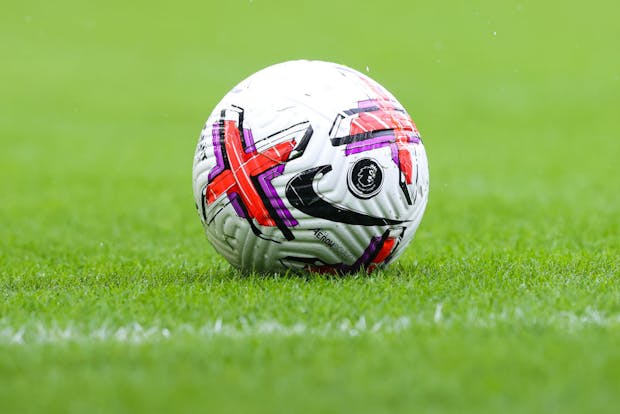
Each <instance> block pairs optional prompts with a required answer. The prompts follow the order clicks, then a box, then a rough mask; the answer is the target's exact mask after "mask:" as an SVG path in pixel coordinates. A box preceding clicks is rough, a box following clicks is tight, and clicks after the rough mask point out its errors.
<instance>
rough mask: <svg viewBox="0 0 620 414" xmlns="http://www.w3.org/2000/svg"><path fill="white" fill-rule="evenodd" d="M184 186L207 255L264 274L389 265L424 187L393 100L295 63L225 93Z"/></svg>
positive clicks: (415, 143) (315, 65) (326, 69)
mask: <svg viewBox="0 0 620 414" xmlns="http://www.w3.org/2000/svg"><path fill="white" fill-rule="evenodd" d="M193 184H194V198H195V200H196V206H197V209H198V212H199V215H200V218H201V220H202V223H203V225H204V228H205V231H206V234H207V238H208V239H209V240H210V241H211V243H212V244H213V246H214V247H215V250H217V251H218V252H219V253H220V254H221V255H222V256H224V257H225V258H226V259H227V260H228V261H229V262H230V263H231V264H232V265H234V266H235V267H237V268H240V269H243V270H254V271H269V272H275V271H284V270H286V269H292V270H308V271H311V272H321V273H351V272H357V271H359V270H365V271H372V270H373V269H375V268H377V267H383V266H385V265H387V264H388V263H390V262H392V261H393V260H394V259H396V258H397V257H398V256H399V255H400V254H402V252H403V251H404V249H405V247H406V246H407V245H408V244H409V243H410V242H411V240H412V239H413V236H414V233H415V231H416V229H417V227H418V225H419V223H420V220H421V219H422V215H423V214H424V209H425V207H426V203H427V200H428V191H429V177H428V164H427V159H426V153H425V151H424V146H423V145H422V140H421V139H420V134H419V132H418V130H417V128H416V126H415V124H414V123H413V121H412V120H411V117H410V116H409V115H408V114H407V112H406V111H405V109H404V108H403V107H402V105H401V104H400V103H399V102H398V101H397V100H396V98H394V96H392V94H390V93H389V92H388V91H387V90H386V89H384V88H383V87H382V86H381V85H379V84H378V83H377V82H375V81H373V80H372V79H370V78H369V77H368V76H366V75H364V74H362V73H360V72H357V71H355V70H353V69H350V68H348V67H346V66H342V65H338V64H335V63H328V62H321V61H305V60H299V61H291V62H285V63H280V64H277V65H273V66H270V67H268V68H266V69H263V70H261V71H259V72H257V73H255V74H253V75H252V76H250V77H249V78H247V79H245V80H244V81H242V82H241V83H240V84H239V85H237V86H236V87H234V88H233V89H232V90H231V91H230V92H229V93H228V94H227V95H226V96H224V98H223V99H222V101H221V102H220V103H219V104H218V105H217V106H216V107H215V109H214V110H213V112H212V113H211V116H210V117H209V119H208V120H207V122H206V125H205V126H204V128H203V130H202V133H201V134H200V139H199V141H198V146H197V149H196V155H195V158H194V168H193Z"/></svg>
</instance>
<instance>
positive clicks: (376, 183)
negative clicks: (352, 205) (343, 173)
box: [347, 158, 383, 200]
mask: <svg viewBox="0 0 620 414" xmlns="http://www.w3.org/2000/svg"><path fill="white" fill-rule="evenodd" d="M382 184H383V172H382V171H381V167H380V166H379V164H377V162H376V161H374V160H371V159H370V158H362V159H361V160H358V161H357V162H356V163H355V164H353V166H352V167H351V168H350V169H349V177H348V180H347V185H348V187H349V191H351V193H353V195H354V196H355V197H357V198H361V199H364V200H366V199H368V198H371V197H373V196H375V195H377V194H378V193H379V191H380V190H381V185H382Z"/></svg>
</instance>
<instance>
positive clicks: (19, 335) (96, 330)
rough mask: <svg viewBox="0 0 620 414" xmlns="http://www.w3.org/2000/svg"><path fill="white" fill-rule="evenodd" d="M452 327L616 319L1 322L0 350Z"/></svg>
mask: <svg viewBox="0 0 620 414" xmlns="http://www.w3.org/2000/svg"><path fill="white" fill-rule="evenodd" d="M433 325H436V326H441V327H443V328H444V329H451V326H465V327H471V328H482V329H493V328H495V327H496V326H498V325H515V326H519V327H526V328H527V327H534V326H547V327H550V328H555V329H559V330H563V331H568V332H575V331H578V330H580V329H584V328H587V327H592V326H597V327H608V328H619V327H620V314H616V315H606V314H605V312H603V311H599V310H596V309H592V308H586V309H585V310H584V311H583V312H581V313H579V314H577V313H573V312H558V313H552V314H548V315H546V316H544V315H543V316H540V315H538V314H537V315H527V314H526V313H525V312H524V311H523V310H522V309H520V308H515V309H512V310H510V311H508V310H505V311H502V312H500V313H489V314H486V315H485V314H481V313H480V311H479V310H478V309H472V310H471V311H469V312H467V313H466V314H461V315H458V314H450V313H448V314H446V313H445V312H444V310H443V303H439V304H437V305H436V307H435V310H434V312H431V313H430V314H429V313H420V314H418V315H403V316H400V317H384V318H381V319H375V320H369V319H368V318H367V317H366V316H364V315H361V316H360V317H359V318H357V319H353V320H351V319H348V318H344V319H341V320H337V321H327V322H325V323H324V324H319V325H309V324H307V323H304V322H296V323H292V324H291V323H289V324H287V323H283V322H280V321H278V320H264V321H248V320H247V319H246V318H244V317H239V318H238V319H236V320H231V321H224V320H223V319H222V318H217V319H215V320H214V321H207V322H205V323H204V324H199V325H192V324H181V325H177V326H174V327H167V326H160V325H153V326H142V325H141V324H139V323H137V322H132V323H129V324H126V325H121V326H112V325H109V324H104V325H102V326H96V327H88V326H84V325H81V324H77V323H67V324H65V325H61V324H60V323H51V324H42V323H38V324H36V323H35V324H26V325H22V326H12V325H11V324H10V321H9V320H8V319H6V318H4V319H0V345H18V346H23V345H29V344H60V343H97V342H117V343H130V344H142V343H155V342H162V341H172V340H176V339H180V340H182V339H207V340H208V339H214V338H235V339H244V338H255V337H264V336H273V337H295V336H298V337H354V336H360V335H390V334H401V333H404V332H406V331H409V330H411V329H413V328H415V327H429V326H433Z"/></svg>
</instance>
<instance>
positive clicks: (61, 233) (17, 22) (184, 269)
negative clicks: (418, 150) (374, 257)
mask: <svg viewBox="0 0 620 414" xmlns="http://www.w3.org/2000/svg"><path fill="white" fill-rule="evenodd" d="M2 9H3V11H2V13H1V15H0V39H2V40H1V41H0V51H1V52H2V56H3V63H2V64H1V65H0V79H2V81H1V82H0V145H1V147H0V194H1V198H0V219H1V221H0V223H1V225H0V298H1V299H0V411H1V412H2V413H9V412H49V413H52V412H63V413H64V412H156V411H160V412H170V411H211V412H334V413H336V412H373V413H376V412H386V413H388V412H389V413H393V412H412V411H418V412H459V413H461V412H475V413H481V412H557V413H568V412H581V413H583V412H610V413H612V412H617V410H618V407H619V406H620V397H618V395H620V394H619V393H620V351H619V348H618V346H619V344H620V281H619V276H620V275H619V265H618V262H619V256H620V238H619V234H620V215H619V214H618V211H619V210H620V198H619V197H618V189H619V188H620V174H619V173H618V157H619V156H620V141H619V140H618V131H619V130H620V128H619V127H620V121H619V119H620V118H618V108H619V107H620V55H619V54H618V53H617V42H618V39H619V38H620V29H619V27H620V26H618V25H617V21H616V20H617V19H616V16H617V14H618V12H619V9H618V6H617V4H616V3H615V2H611V1H598V0H595V1H592V2H589V3H588V5H587V7H586V6H584V5H577V4H575V5H571V4H567V3H566V2H559V1H548V2H530V1H508V2H499V3H498V2H492V1H474V2H467V3H458V4H453V2H445V3H443V4H435V3H433V4H432V5H431V4H429V5H423V4H413V3H412V2H409V1H402V2H397V1H394V2H384V3H381V4H380V5H378V4H376V2H363V1H355V2H352V1H343V2H327V1H325V2H323V1H314V2H311V3H310V2H309V3H304V4H294V3H292V2H284V1H282V2H266V1H260V0H255V1H253V2H252V1H250V2H248V1H231V2H220V3H217V4H209V3H208V2H183V1H182V2H174V3H172V4H169V5H162V4H157V3H153V2H114V1H106V2H86V3H85V2H69V1H61V2H51V3H50V2H47V3H45V2H34V1H20V2H17V1H10V0H9V2H8V3H7V2H5V3H3V7H2ZM296 58H314V59H322V60H331V61H337V62H340V63H344V64H347V65H349V66H352V67H354V68H356V69H358V70H362V71H368V72H369V74H370V76H372V77H373V78H375V79H376V80H377V81H379V82H381V83H383V84H384V85H385V86H386V87H387V88H388V89H390V90H391V91H393V92H394V94H395V95H396V96H397V97H398V98H399V99H400V100H401V102H402V103H403V104H404V105H405V106H406V107H407V108H408V109H409V111H410V113H411V114H412V116H413V118H414V120H415V121H416V123H417V124H418V127H419V128H420V130H421V132H422V136H423V138H424V140H425V146H426V148H427V151H428V155H429V162H430V169H431V197H430V203H429V205H428V209H427V213H426V216H425V218H424V220H423V222H422V225H421V227H420V229H419V232H418V235H417V237H416V239H415V241H414V243H413V244H412V245H411V246H410V248H409V249H408V251H407V253H406V254H405V255H404V257H403V258H402V259H400V260H399V261H398V262H397V263H396V264H394V265H393V266H391V267H390V268H389V269H388V270H386V271H384V272H379V273H376V274H373V275H372V276H365V275H358V276H353V277H346V278H334V277H319V276H316V277H290V276H272V277H261V276H247V277H244V276H241V275H240V274H238V273H237V272H236V271H234V270H232V269H230V267H229V266H228V265H227V264H226V263H225V262H224V261H223V259H221V258H219V257H218V256H217V255H215V253H214V251H213V249H212V248H211V247H210V246H209V245H208V243H207V242H206V240H205V238H204V236H203V234H202V230H201V228H200V224H199V220H198V217H197V216H196V213H195V211H194V207H193V200H192V195H191V162H192V156H193V151H194V146H195V143H196V140H197V137H198V133H199V131H200V129H201V127H202V123H203V122H204V120H205V119H206V117H207V116H208V114H209V112H210V111H211V108H212V107H213V106H214V105H215V103H216V102H217V101H218V100H219V99H220V97H221V96H222V95H223V94H224V93H225V92H226V91H227V90H228V89H230V88H231V87H232V86H233V85H234V84H235V83H236V82H237V81H239V80H240V79H241V78H243V77H245V76H247V75H249V74H250V73H252V72H254V71H256V70H258V69H260V68H262V67H265V66H267V65H269V64H272V63H276V62H279V61H284V60H289V59H296Z"/></svg>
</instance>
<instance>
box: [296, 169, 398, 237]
mask: <svg viewBox="0 0 620 414" xmlns="http://www.w3.org/2000/svg"><path fill="white" fill-rule="evenodd" d="M331 170H332V166H331V165H321V166H318V167H315V168H310V169H308V170H305V171H302V172H300V173H299V174H297V175H296V176H295V177H293V178H292V179H291V181H289V182H288V184H287V185H286V198H287V199H288V201H289V202H290V203H291V204H292V205H293V207H295V208H297V209H298V210H299V211H301V212H303V213H306V214H307V215H309V216H313V217H318V218H322V219H325V220H329V221H335V222H338V223H346V224H357V225H361V226H388V225H393V224H402V223H404V222H405V221H402V220H393V219H389V218H383V217H375V216H369V215H367V214H362V213H358V212H357V211H352V210H347V209H345V208H343V207H340V206H337V205H334V204H331V203H328V202H327V201H325V200H324V199H322V198H321V197H320V196H319V195H318V194H317V193H316V191H314V188H313V186H312V183H313V182H314V178H315V177H316V176H317V175H318V174H327V173H328V172H330V171H331Z"/></svg>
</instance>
